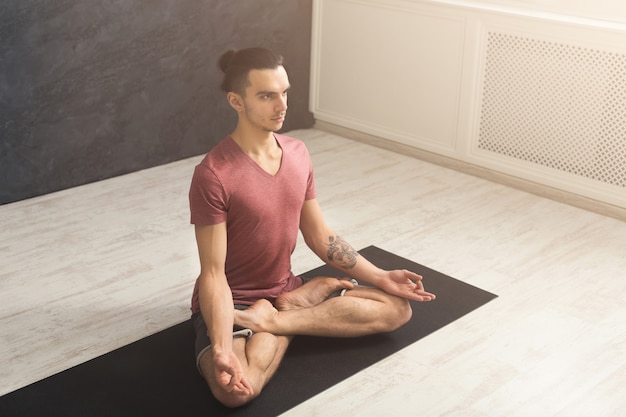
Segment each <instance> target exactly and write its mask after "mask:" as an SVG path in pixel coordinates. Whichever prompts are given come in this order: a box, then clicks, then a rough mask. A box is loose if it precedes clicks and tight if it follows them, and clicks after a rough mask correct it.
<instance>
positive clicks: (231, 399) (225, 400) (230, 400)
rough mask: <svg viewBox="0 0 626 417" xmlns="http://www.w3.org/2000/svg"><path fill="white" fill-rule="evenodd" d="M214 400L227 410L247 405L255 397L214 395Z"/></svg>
mask: <svg viewBox="0 0 626 417" xmlns="http://www.w3.org/2000/svg"><path fill="white" fill-rule="evenodd" d="M214 395H215V393H214ZM215 398H216V399H217V400H218V401H219V402H220V403H222V405H223V406H224V407H227V408H238V407H242V406H244V405H246V404H248V403H249V402H250V401H252V400H253V399H254V398H255V397H254V396H249V395H232V394H225V395H220V396H217V395H215Z"/></svg>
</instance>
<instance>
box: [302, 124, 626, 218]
mask: <svg viewBox="0 0 626 417" xmlns="http://www.w3.org/2000/svg"><path fill="white" fill-rule="evenodd" d="M314 128H315V129H318V130H321V131H324V132H328V133H332V134H336V135H339V136H343V137H345V138H348V139H352V140H354V141H357V142H361V143H366V144H368V145H372V146H376V147H378V148H381V149H386V150H389V151H392V152H396V153H399V154H402V155H406V156H410V157H413V158H417V159H420V160H423V161H426V162H429V163H433V164H436V165H440V166H443V167H446V168H450V169H453V170H455V171H459V172H463V173H465V174H469V175H473V176H475V177H479V178H483V179H485V180H488V181H492V182H496V183H498V184H502V185H506V186H508V187H512V188H516V189H518V190H522V191H525V192H528V193H531V194H535V195H538V196H540V197H544V198H548V199H551V200H554V201H557V202H560V203H564V204H568V205H570V206H574V207H578V208H581V209H584V210H587V211H591V212H594V213H598V214H601V215H603V216H608V217H613V218H615V219H618V220H621V221H626V209H624V208H622V207H617V206H614V205H611V204H607V203H604V202H601V201H597V200H594V199H591V198H588V197H584V196H581V195H578V194H574V193H571V192H568V191H563V190H559V189H556V188H553V187H549V186H546V185H542V184H538V183H535V182H532V181H528V180H525V179H523V178H519V177H514V176H512V175H508V174H504V173H501V172H498V171H494V170H492V169H488V168H484V167H480V166H478V165H474V164H470V163H467V162H464V161H460V160H457V159H454V158H450V157H447V156H442V155H437V154H435V153H432V152H428V151H424V150H422V149H418V148H414V147H412V146H408V145H405V144H401V143H397V142H394V141H391V140H389V139H385V138H381V137H378V136H373V135H369V134H367V133H362V132H358V131H356V130H352V129H348V128H345V127H341V126H338V125H335V124H332V123H328V122H323V121H320V120H316V121H315V125H314Z"/></svg>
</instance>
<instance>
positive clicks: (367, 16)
mask: <svg viewBox="0 0 626 417" xmlns="http://www.w3.org/2000/svg"><path fill="white" fill-rule="evenodd" d="M488 3H489V4H488ZM565 3H566V2H565V0H559V1H558V2H557V1H551V2H548V1H547V0H543V1H539V0H534V1H530V0H526V1H522V0H500V1H496V0H485V1H483V2H481V3H477V2H469V1H457V0H437V1H435V0H431V1H417V0H410V1H409V0H386V1H383V0H315V1H314V22H313V45H312V71H311V76H312V80H311V102H310V108H311V111H312V112H313V114H314V116H315V118H316V120H318V121H321V122H327V123H331V124H333V125H337V126H340V127H343V128H348V129H352V130H355V131H358V132H363V133H366V134H368V135H373V136H376V137H379V138H383V139H386V140H389V141H392V142H394V143H397V144H400V145H402V146H408V147H411V148H414V149H419V150H420V151H425V152H429V153H433V154H437V155H438V156H443V157H446V158H452V159H454V160H455V161H460V162H462V163H466V164H471V165H472V166H478V167H480V168H485V169H487V170H490V172H497V173H501V174H504V175H509V176H512V177H514V178H516V179H522V180H524V181H528V182H531V183H533V184H542V185H545V186H547V187H550V188H552V189H557V190H562V191H564V192H568V193H573V194H575V195H578V196H582V197H585V198H589V199H592V200H594V201H599V202H603V203H606V204H610V205H613V206H617V207H621V208H626V189H625V188H626V142H624V137H625V135H626V117H624V115H623V111H624V109H625V108H626V93H624V90H623V86H624V85H626V24H622V23H618V22H617V20H616V19H615V21H613V22H608V21H606V20H604V21H599V20H592V19H590V18H589V17H585V18H583V17H581V16H582V15H583V11H585V10H587V11H588V10H591V9H593V10H594V11H595V12H598V10H599V9H602V10H601V11H602V13H609V12H608V10H606V9H607V7H604V8H601V7H600V6H598V4H595V5H592V4H586V2H585V4H583V2H574V3H576V4H577V5H578V6H579V7H578V8H573V7H572V8H569V9H568V12H571V13H569V14H564V13H561V14H547V13H546V10H547V9H551V10H553V11H554V10H560V11H563V12H564V10H563V9H565V8H566V4H565ZM589 3H591V2H589ZM625 3H626V2H625ZM600 4H602V1H601V2H600ZM608 4H609V2H608V1H606V0H604V5H605V6H606V5H608ZM610 4H611V5H612V6H613V7H614V9H612V10H613V11H614V12H615V13H613V14H612V16H614V17H619V16H618V14H617V11H618V10H620V9H626V6H623V5H617V4H613V2H611V3H610ZM470 5H471V7H470ZM505 5H506V7H504V6H505ZM522 5H526V6H527V7H526V8H525V9H523V10H522V9H521V8H519V7H520V6H522ZM512 6H516V7H518V8H513V7H512ZM568 6H569V5H568ZM583 6H584V7H583ZM531 9H532V10H531ZM540 9H542V11H541V12H539V10H540ZM574 12H575V13H576V14H580V16H578V17H574V16H573V13H574ZM607 15H609V14H607ZM624 20H625V21H626V19H624Z"/></svg>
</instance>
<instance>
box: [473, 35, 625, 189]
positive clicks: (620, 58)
mask: <svg viewBox="0 0 626 417" xmlns="http://www.w3.org/2000/svg"><path fill="white" fill-rule="evenodd" d="M481 112H482V113H481V122H480V132H479V138H478V147H479V149H482V150H486V151H489V152H494V153H497V154H501V155H506V156H509V157H512V158H516V159H518V160H523V161H527V162H530V163H533V164H538V165H541V166H544V167H549V168H552V169H556V170H559V171H562V172H567V173H570V174H574V175H578V176H582V177H586V178H589V179H592V180H596V181H601V182H603V183H606V184H610V185H614V186H618V187H626V55H621V54H617V53H613V52H607V51H602V50H594V49H588V48H584V47H579V46H572V45H566V44H560V43H554V42H549V41H542V40H536V39H531V38H525V37H519V36H513V35H509V34H502V33H490V34H489V35H488V45H487V62H486V72H485V80H484V90H483V102H482V109H481Z"/></svg>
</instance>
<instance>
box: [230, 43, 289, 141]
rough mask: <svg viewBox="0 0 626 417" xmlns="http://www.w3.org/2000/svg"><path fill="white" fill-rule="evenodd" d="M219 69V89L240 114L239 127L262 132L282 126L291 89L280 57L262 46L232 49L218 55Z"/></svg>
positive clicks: (273, 130)
mask: <svg viewBox="0 0 626 417" xmlns="http://www.w3.org/2000/svg"><path fill="white" fill-rule="evenodd" d="M220 68H221V69H222V71H224V81H223V82H222V89H223V90H224V91H225V92H226V93H227V95H226V98H227V100H228V103H229V104H230V106H231V107H232V108H233V109H235V110H236V111H237V113H238V115H239V125H238V126H245V127H246V129H257V130H259V131H262V132H275V131H277V130H279V129H281V128H282V126H283V122H284V121H285V115H286V112H287V91H288V90H289V88H290V84H289V77H288V76H287V72H286V71H285V68H284V67H283V65H282V57H280V56H276V55H274V54H273V53H272V52H270V51H269V50H267V49H265V48H248V49H242V50H240V51H232V50H231V51H228V52H226V53H224V54H223V55H222V57H221V58H220Z"/></svg>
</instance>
